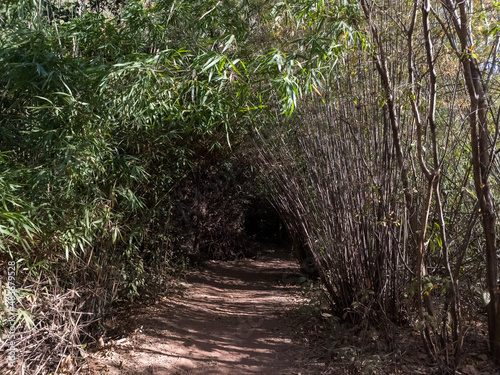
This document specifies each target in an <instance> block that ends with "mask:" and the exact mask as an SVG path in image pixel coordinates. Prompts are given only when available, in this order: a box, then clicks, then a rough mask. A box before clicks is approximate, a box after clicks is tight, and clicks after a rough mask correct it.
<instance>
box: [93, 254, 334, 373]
mask: <svg viewBox="0 0 500 375" xmlns="http://www.w3.org/2000/svg"><path fill="white" fill-rule="evenodd" d="M297 272H298V271H297V264H296V262H294V261H293V260H292V259H291V258H290V257H289V256H288V257H287V256H286V255H284V254H283V253H282V252H281V251H278V250H270V251H268V252H266V253H265V254H263V255H261V256H259V257H258V258H257V260H250V259H245V260H240V261H233V262H209V263H208V264H207V265H206V267H204V269H203V270H201V271H196V272H193V273H191V274H190V275H189V276H188V278H187V284H186V291H185V293H184V295H182V296H176V297H174V298H169V299H167V300H165V301H162V302H161V303H159V304H157V305H154V306H150V307H148V308H145V309H143V311H142V312H141V313H140V314H139V315H138V316H136V317H135V323H134V324H135V325H136V326H137V327H138V329H137V330H136V332H135V333H134V334H132V335H131V336H129V337H128V338H127V339H122V340H118V341H117V343H116V345H113V347H112V348H110V349H108V351H107V352H106V351H101V352H100V359H99V362H100V364H99V366H94V373H96V371H97V370H98V367H99V368H100V370H98V371H99V372H97V373H107V374H134V375H140V374H193V375H194V374H203V375H209V374H221V375H224V374H234V375H246V374H269V375H270V374H287V375H289V374H299V373H301V370H300V368H299V367H300V366H299V363H298V362H299V360H300V358H301V357H302V358H303V357H305V356H306V354H305V348H304V345H301V344H299V343H298V342H297V340H296V336H297V322H296V321H294V319H293V318H290V316H294V314H293V313H292V314H290V313H289V312H293V311H296V309H297V307H298V303H299V302H298V301H299V298H300V296H299V295H298V291H297V289H296V287H294V286H292V285H290V284H289V283H287V282H286V281H287V280H289V277H290V275H291V274H293V273H297ZM141 326H142V328H141V329H139V328H140V327H141ZM310 365H311V364H309V365H308V366H307V367H309V368H310ZM315 365H316V364H315ZM317 366H318V367H316V369H317V370H318V372H316V371H314V373H318V374H320V373H323V372H322V371H321V369H320V367H323V366H324V364H321V363H318V364H317ZM324 369H325V368H324V367H323V370H324ZM302 371H303V370H302ZM306 373H307V374H312V373H313V372H311V371H310V370H309V371H307V370H306V371H305V372H302V374H306Z"/></svg>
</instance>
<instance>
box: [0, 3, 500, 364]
mask: <svg viewBox="0 0 500 375" xmlns="http://www.w3.org/2000/svg"><path fill="white" fill-rule="evenodd" d="M499 7H500V4H499V3H495V2H488V1H486V0H481V1H474V0H472V1H469V2H464V1H462V2H459V1H455V0H441V1H430V0H416V1H406V0H380V1H379V0H359V2H350V1H344V0H339V1H326V0H289V1H282V2H277V1H276V2H275V1H264V0H262V1H260V0H254V1H251V0H223V1H212V0H210V1H200V2H182V1H175V0H173V1H171V0H158V1H141V0H129V1H110V0H108V1H105V0H94V1H88V2H86V1H79V2H73V1H70V2H62V1H59V0H54V1H52V0H43V1H31V0H18V1H10V2H7V3H2V4H1V5H0V27H1V30H0V31H1V33H0V73H1V74H0V82H1V86H0V109H1V112H0V131H1V134H2V135H1V136H0V195H1V197H2V198H1V199H2V204H1V205H0V255H1V256H0V260H1V262H2V264H7V262H8V261H12V260H14V261H15V262H16V264H17V269H18V273H19V275H20V277H19V278H18V280H23V283H22V285H21V282H20V285H18V288H19V295H18V301H19V304H20V306H21V307H22V308H20V309H19V317H18V319H17V323H16V324H18V326H19V332H20V333H22V332H25V333H26V332H30V333H29V335H27V336H26V335H25V336H24V338H23V336H22V335H21V334H20V335H19V340H20V342H21V341H22V340H24V341H23V342H24V344H23V345H24V348H25V356H24V358H25V360H26V361H27V362H26V364H24V365H25V366H27V367H26V368H27V369H31V370H33V369H34V368H36V367H37V366H39V365H40V363H45V364H47V366H49V367H50V366H51V363H52V362H53V361H56V360H55V359H54V358H51V357H50V355H48V354H47V355H46V354H43V355H42V354H39V351H38V349H39V348H40V347H45V346H47V347H51V348H54V346H55V347H56V349H55V350H54V351H64V352H66V351H68V352H70V351H74V352H77V351H78V350H81V349H82V347H83V343H84V342H86V340H88V339H89V337H90V336H92V335H93V334H94V331H93V330H95V329H96V328H95V327H96V321H98V319H99V318H101V317H103V316H105V314H106V313H107V311H108V308H109V307H110V306H111V304H112V303H113V302H114V301H117V300H118V299H121V298H129V299H130V298H135V297H137V296H138V295H139V294H141V293H142V291H144V290H152V288H153V289H154V287H153V286H155V287H158V288H161V287H163V286H164V285H165V284H166V283H167V282H168V280H169V279H170V278H171V277H172V275H174V274H175V273H176V272H178V268H179V267H183V266H184V265H185V262H186V259H187V255H189V254H192V253H196V252H200V251H204V250H203V248H204V247H203V244H201V245H200V243H201V241H203V238H205V237H206V236H208V235H209V233H212V232H213V228H212V229H210V231H212V232H210V231H209V230H208V229H207V228H208V227H209V224H208V222H207V220H209V219H208V217H209V216H210V215H209V214H206V213H204V212H206V210H207V208H206V207H205V208H203V209H202V208H200V207H202V206H203V204H204V203H203V199H204V197H207V196H208V192H207V191H208V190H209V189H208V188H207V187H206V186H205V187H203V184H204V181H205V182H206V179H207V178H208V177H207V176H211V175H213V176H215V175H217V173H219V174H218V175H220V174H221V173H222V172H221V171H222V170H223V169H224V167H223V166H227V165H228V164H230V161H232V162H234V160H236V164H238V163H239V164H244V163H248V164H250V165H251V167H256V168H257V170H258V172H259V176H258V181H260V182H259V183H254V184H253V187H252V188H251V189H260V193H261V194H269V196H270V199H271V200H272V202H273V203H274V205H275V206H276V208H277V210H278V212H279V215H280V217H281V219H282V220H283V222H284V223H285V224H286V226H287V229H288V232H289V234H290V237H291V238H292V240H293V243H294V246H295V247H296V248H298V249H302V251H303V252H305V253H306V254H307V256H308V257H309V259H310V260H311V261H312V263H314V265H315V267H316V269H317V270H318V273H319V277H320V280H321V282H322V284H323V286H324V289H325V291H326V292H325V293H326V295H327V297H328V300H329V303H330V307H329V308H330V310H331V311H333V312H334V313H335V314H336V315H337V316H338V317H339V319H342V320H344V321H349V322H351V323H354V324H356V323H359V322H361V321H369V322H371V323H373V324H378V325H380V326H381V327H384V329H385V330H386V332H387V337H388V340H390V336H391V332H392V331H393V330H392V328H391V327H394V326H396V325H412V326H413V327H414V328H415V330H416V331H418V332H419V334H420V335H421V337H422V342H423V343H424V346H425V348H426V351H427V353H428V355H429V357H430V358H431V359H432V360H433V361H435V363H437V365H438V367H439V369H440V370H441V372H442V373H454V372H455V371H456V370H457V368H458V367H459V366H460V361H461V359H462V357H463V356H462V355H463V353H464V345H465V344H464V343H466V341H467V335H468V334H469V331H470V330H469V329H468V327H470V326H471V325H473V324H474V323H475V322H478V321H482V320H485V324H486V326H487V331H488V335H487V336H488V337H487V342H488V345H489V348H490V350H491V354H492V358H493V359H494V360H495V361H497V362H499V361H500V305H499V300H498V299H499V295H498V290H499V285H498V260H497V245H498V244H497V239H496V237H497V236H498V232H499V228H498V219H497V217H496V216H497V215H496V212H497V208H498V200H499V198H500V197H499V194H500V190H499V187H498V186H499V185H498V183H499V177H500V176H499V172H500V171H499V162H498V158H497V151H498V146H499V145H498V143H499V142H498V130H499V129H498V124H499V121H500V117H499V116H500V102H499V98H498V93H499V88H500V86H499V77H498V52H499V51H498V47H499V44H500V34H499V30H500V26H499V25H498V19H499V18H498V17H499V10H498V8H499ZM242 155H243V156H242ZM231 168H232V167H228V169H227V170H230V169H231ZM231 173H234V172H231ZM218 175H217V176H218ZM228 180H230V181H233V183H234V181H236V180H237V179H236V178H233V179H232V180H231V178H229V179H228ZM228 183H229V182H227V181H226V182H224V183H221V182H220V181H219V182H217V184H216V185H217V189H219V190H223V189H222V188H221V186H222V185H223V184H228ZM241 186H243V185H241ZM249 189H250V188H249ZM240 190H241V189H240ZM224 194H226V193H224ZM218 199H221V201H222V200H223V198H218ZM214 206H217V204H214ZM186 212H188V213H187V214H186ZM204 230H205V231H204ZM217 242H218V241H216V240H214V241H212V243H217ZM233 245H234V244H232V245H231V246H233ZM210 246H212V245H210ZM1 288H2V293H3V295H4V296H5V293H6V290H7V289H6V288H7V287H6V285H4V284H1ZM57 295H64V296H65V297H64V299H62V300H58V302H57V303H59V305H58V304H57V303H55V301H56V299H55V296H57ZM82 296H83V298H82ZM42 301H45V302H47V301H52V302H51V303H49V305H50V306H53V308H51V309H50V311H49V312H47V311H45V312H43V309H42V307H41V306H42V305H43V304H42V303H41V302H42ZM82 301H84V302H82ZM57 306H58V307H57ZM52 322H57V324H56V325H57V327H55V326H54V324H52ZM75 322H77V323H75ZM49 326H51V327H52V328H51V329H52V331H51V332H52V333H51V334H52V335H53V336H50V335H49V337H45V336H43V334H42V332H46V331H45V330H47V329H48V328H47V327H49ZM1 327H2V329H5V330H7V329H9V327H8V324H7V323H5V319H4V320H3V323H2V325H1ZM54 327H55V328H54ZM61 337H64V340H62V339H60V338H61ZM30 340H31V341H30ZM62 342H65V343H68V342H70V343H71V344H72V345H68V344H64V346H62V345H63V344H62ZM32 343H35V344H32ZM37 348H38V349H37ZM63 354H64V353H63ZM30 361H31V362H30ZM52 365H53V367H56V366H57V363H53V364H52ZM30 366H31V367H30Z"/></svg>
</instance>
